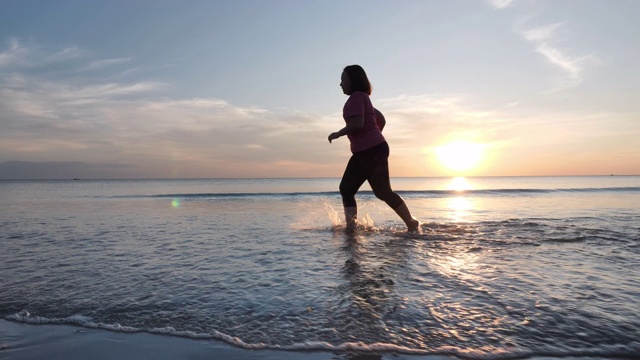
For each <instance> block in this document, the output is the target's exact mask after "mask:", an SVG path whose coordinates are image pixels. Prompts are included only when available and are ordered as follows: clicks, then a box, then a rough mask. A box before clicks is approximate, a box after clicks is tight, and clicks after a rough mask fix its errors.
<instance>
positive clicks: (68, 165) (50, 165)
mask: <svg viewBox="0 0 640 360" xmlns="http://www.w3.org/2000/svg"><path fill="white" fill-rule="evenodd" d="M130 167H131V165H128V164H109V163H101V164H95V163H86V162H81V161H49V162H34V161H5V162H2V163H0V179H3V180H19V179H76V178H79V177H81V178H85V179H89V178H91V179H117V178H122V177H123V175H126V174H127V171H126V170H127V169H128V168H130Z"/></svg>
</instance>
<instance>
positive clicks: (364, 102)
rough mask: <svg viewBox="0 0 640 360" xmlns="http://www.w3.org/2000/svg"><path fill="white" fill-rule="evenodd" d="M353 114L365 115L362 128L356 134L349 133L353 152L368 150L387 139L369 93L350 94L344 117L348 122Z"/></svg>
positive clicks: (343, 110)
mask: <svg viewBox="0 0 640 360" xmlns="http://www.w3.org/2000/svg"><path fill="white" fill-rule="evenodd" d="M352 116H362V117H364V125H363V126H362V129H360V131H358V132H357V133H355V134H347V137H348V138H349V141H351V152H352V153H356V152H359V151H363V150H367V149H369V148H372V147H374V146H376V145H378V144H381V143H383V142H384V141H385V140H384V136H382V132H381V131H380V128H378V124H377V123H376V113H375V112H374V111H373V104H371V99H369V95H367V93H364V92H362V91H356V92H354V93H352V94H351V95H349V99H347V102H346V103H345V104H344V108H343V109H342V117H343V118H344V121H345V122H346V121H347V120H349V118H350V117H352Z"/></svg>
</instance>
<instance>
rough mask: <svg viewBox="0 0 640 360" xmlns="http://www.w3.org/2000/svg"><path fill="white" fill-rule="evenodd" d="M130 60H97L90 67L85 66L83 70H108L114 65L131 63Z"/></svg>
mask: <svg viewBox="0 0 640 360" xmlns="http://www.w3.org/2000/svg"><path fill="white" fill-rule="evenodd" d="M130 61H131V59H130V58H117V59H104V60H96V61H94V62H92V63H90V64H89V65H87V66H85V67H84V68H82V69H81V70H97V69H103V68H108V67H111V66H114V65H119V64H125V63H128V62H130Z"/></svg>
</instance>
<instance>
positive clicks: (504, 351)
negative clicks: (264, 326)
mask: <svg viewBox="0 0 640 360" xmlns="http://www.w3.org/2000/svg"><path fill="white" fill-rule="evenodd" d="M5 320H9V321H15V322H19V323H27V324H31V325H73V326H80V327H83V328H90V329H102V330H108V331H114V332H123V333H139V332H144V333H149V334H158V335H165V336H175V337H181V338H188V339H194V340H218V341H222V342H225V343H227V344H229V345H231V346H234V347H237V348H241V349H247V350H282V351H302V352H310V351H323V352H332V353H364V354H376V355H381V354H405V355H417V356H453V357H457V358H461V359H522V358H530V357H599V358H607V359H614V358H621V357H622V358H626V357H629V356H636V355H637V354H638V353H639V352H640V342H637V341H636V342H631V343H628V344H611V345H600V346H597V347H596V346H594V347H593V348H569V347H564V348H561V347H556V346H553V347H548V348H546V347H542V348H540V347H538V348H537V349H535V350H532V349H527V348H523V347H518V346H514V345H513V344H511V345H510V346H507V347H496V346H489V345H487V346H484V347H482V348H480V349H475V348H472V347H466V346H460V347H458V346H453V345H447V346H440V347H438V348H433V349H421V348H409V347H405V346H399V345H395V344H389V343H371V344H367V343H363V342H346V343H341V344H330V343H328V342H323V341H306V342H302V343H296V344H291V345H279V344H277V343H275V344H274V343H271V344H265V343H250V342H245V341H243V340H242V339H240V338H238V337H235V336H232V335H229V334H226V333H223V332H220V331H217V330H212V331H211V332H210V333H198V332H193V331H188V330H176V329H174V328H173V327H170V326H169V327H163V328H149V329H144V328H136V327H130V326H122V325H120V324H105V323H100V322H95V321H94V320H93V319H92V318H90V317H88V316H84V315H72V316H69V317H67V318H52V319H50V318H45V317H40V316H32V315H31V314H29V313H28V312H27V311H21V312H20V313H17V314H13V315H9V316H6V317H5Z"/></svg>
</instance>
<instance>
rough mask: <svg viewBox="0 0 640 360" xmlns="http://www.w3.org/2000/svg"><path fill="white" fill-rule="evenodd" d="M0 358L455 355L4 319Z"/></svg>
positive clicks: (366, 359) (338, 359) (328, 359)
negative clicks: (254, 346) (274, 344)
mask: <svg viewBox="0 0 640 360" xmlns="http://www.w3.org/2000/svg"><path fill="white" fill-rule="evenodd" d="M0 358H2V359H7V360H27V359H28V360H31V359H50V360H57V359H61V360H62V359H66V360H74V359H78V360H79V359H93V360H123V359H136V360H146V359H149V360H152V359H153V360H164V359H166V360H174V359H190V360H200V359H202V360H205V359H207V360H210V359H225V360H247V359H266V360H276V359H281V360H343V359H344V360H392V359H393V360H452V359H456V358H455V357H450V356H441V355H428V356H419V355H402V354H383V355H356V354H354V355H350V354H346V353H332V352H327V351H288V350H251V349H242V348H238V347H234V346H231V345H229V344H227V343H225V342H222V341H220V340H212V339H206V340H203V339H190V338H185V337H177V336H171V335H162V334H151V333H146V332H134V333H127V332H117V331H110V330H105V329H92V328H83V327H80V326H73V325H65V324H27V323H20V322H14V321H9V320H4V319H0Z"/></svg>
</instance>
